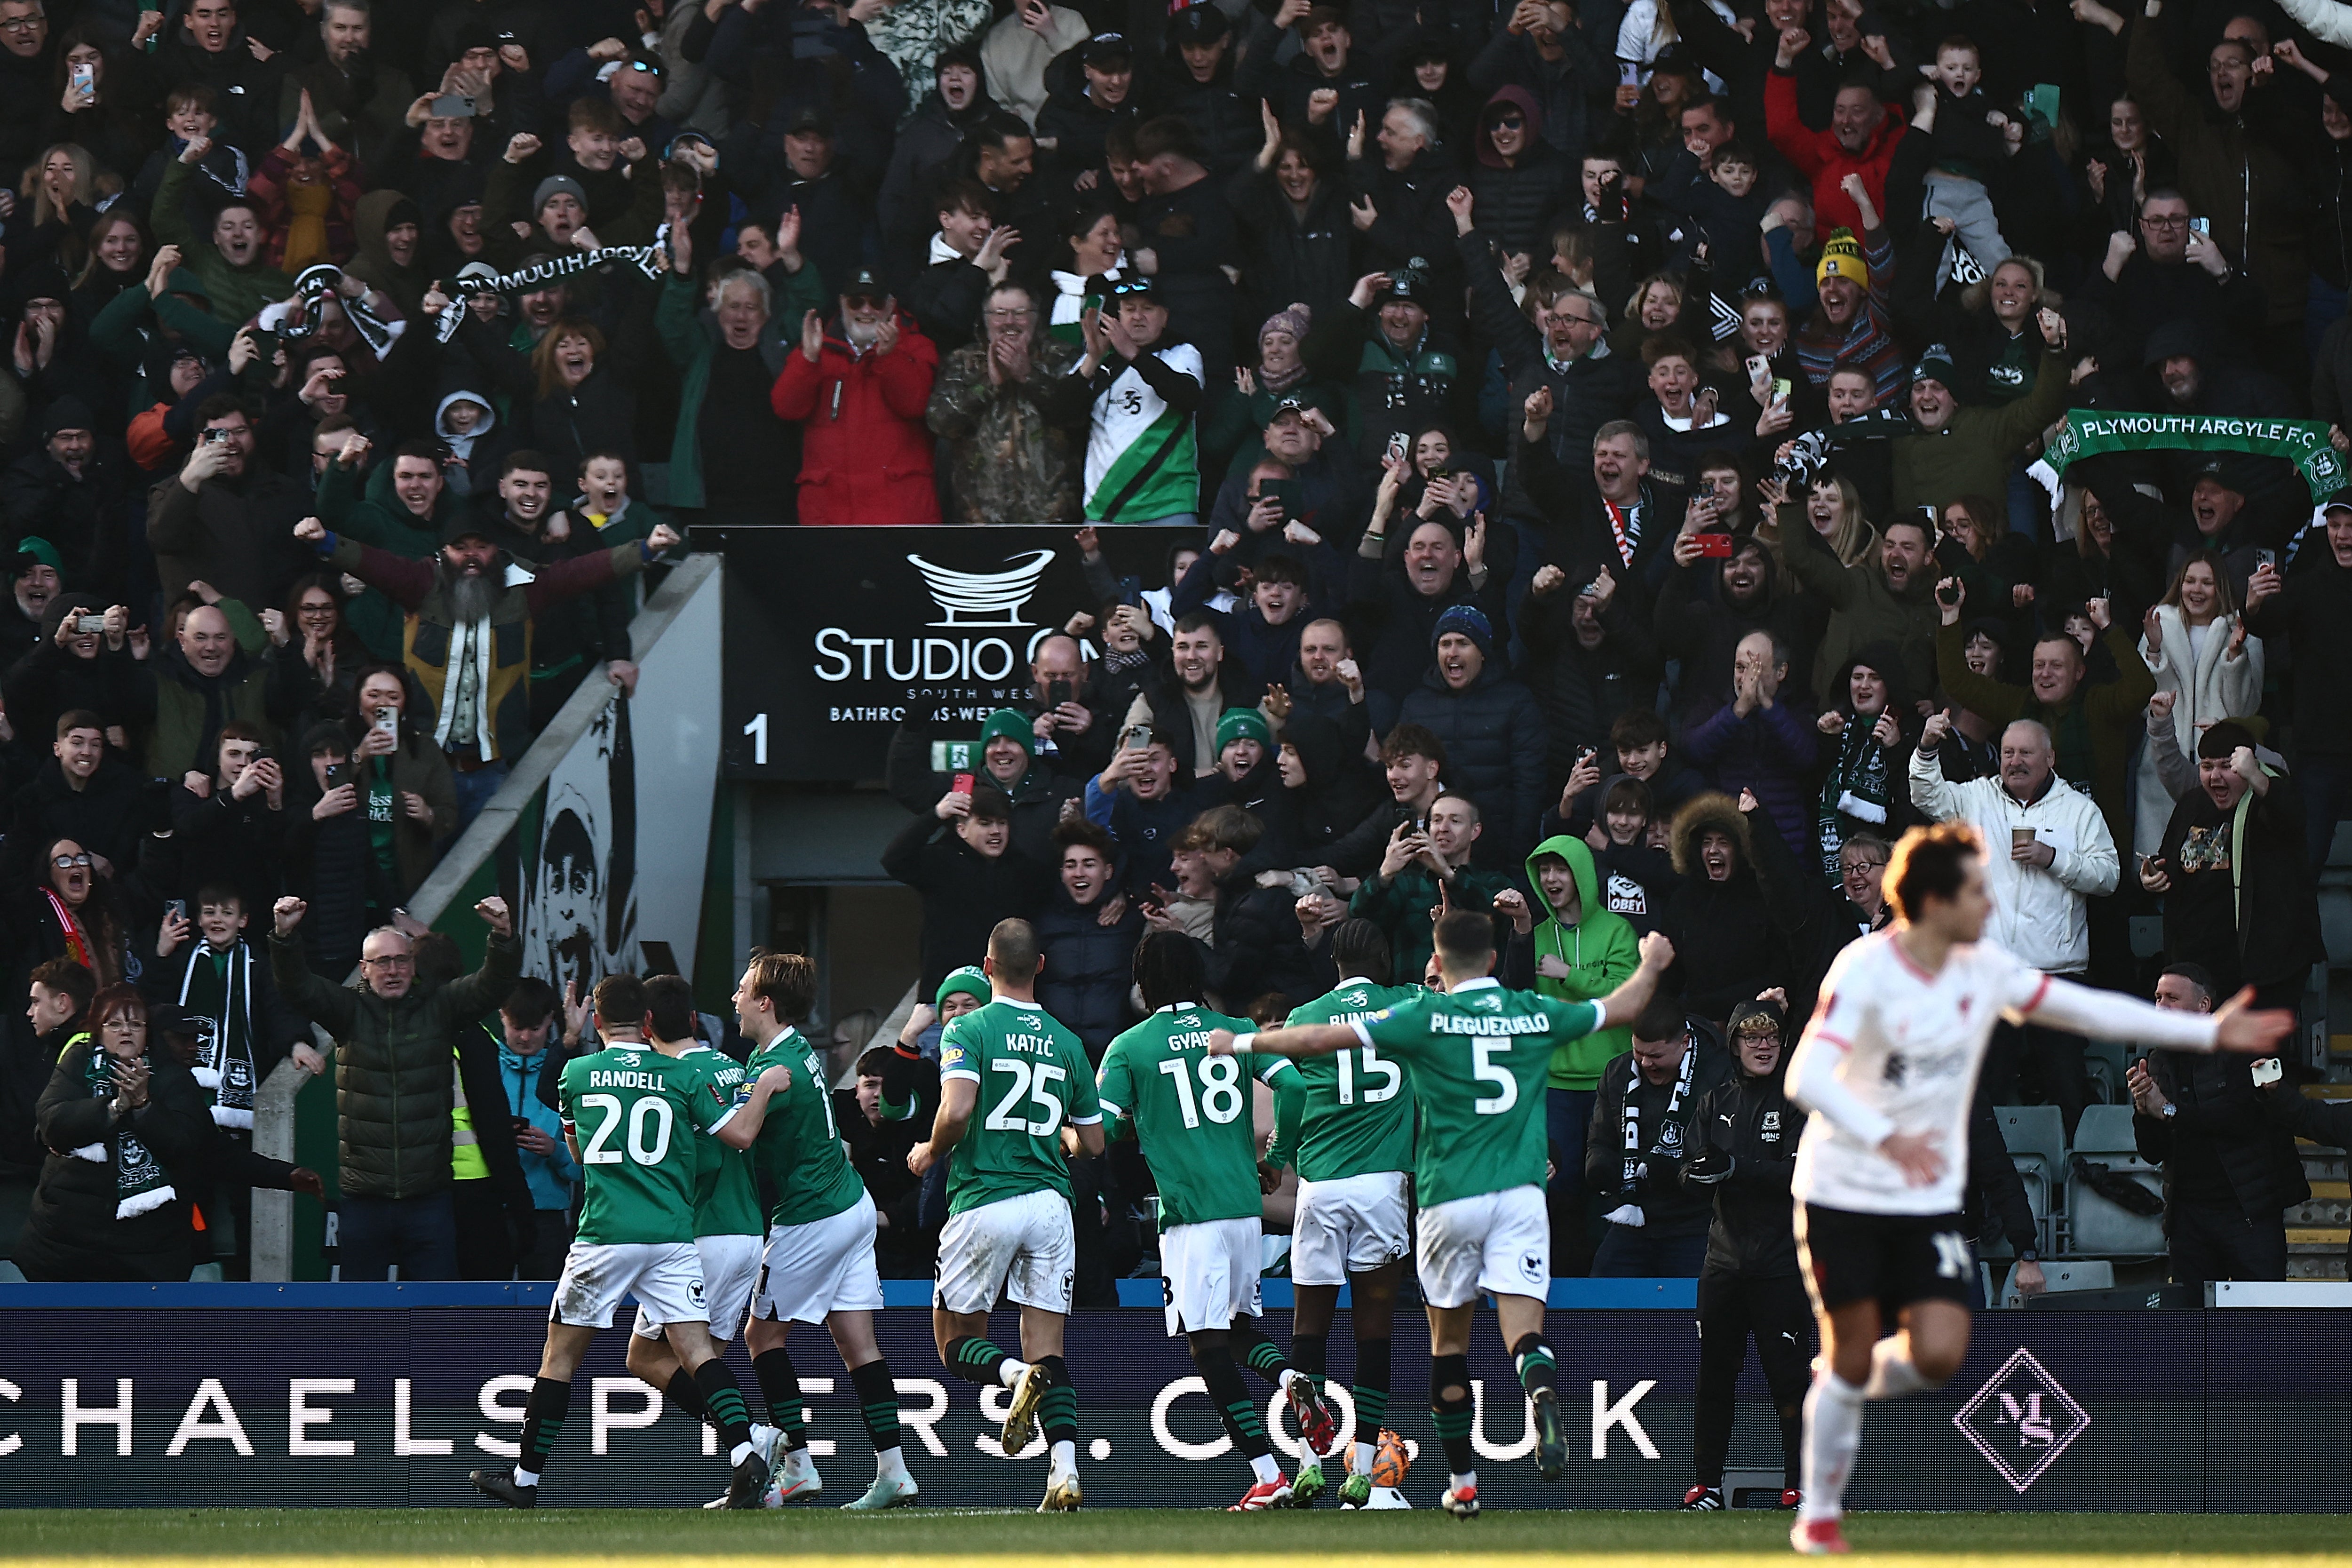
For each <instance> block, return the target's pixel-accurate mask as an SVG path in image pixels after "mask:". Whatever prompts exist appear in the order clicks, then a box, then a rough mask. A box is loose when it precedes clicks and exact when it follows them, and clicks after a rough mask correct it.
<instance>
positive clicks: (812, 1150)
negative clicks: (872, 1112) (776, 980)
mask: <svg viewBox="0 0 2352 1568" xmlns="http://www.w3.org/2000/svg"><path fill="white" fill-rule="evenodd" d="M772 1067H787V1068H792V1069H793V1081H792V1087H790V1088H789V1089H785V1090H784V1092H783V1093H782V1094H774V1095H770V1096H769V1097H768V1114H767V1119H766V1120H765V1121H761V1124H760V1136H759V1137H758V1138H757V1139H755V1140H753V1142H752V1144H751V1152H752V1155H753V1156H754V1158H756V1159H757V1160H758V1162H759V1168H760V1169H761V1171H763V1172H765V1173H767V1177H768V1184H769V1185H770V1186H771V1187H772V1188H774V1189H775V1194H776V1208H775V1212H774V1213H773V1214H772V1215H770V1216H769V1217H770V1218H771V1219H772V1221H773V1222H774V1223H775V1224H777V1225H809V1224H812V1223H814V1222H815V1221H817V1220H821V1219H830V1218H832V1217H833V1216H834V1215H837V1214H839V1213H841V1212H842V1211H843V1210H844V1209H846V1208H851V1207H854V1206H856V1203H857V1200H858V1199H860V1198H862V1197H864V1196H865V1195H866V1187H865V1184H863V1183H861V1182H859V1181H858V1179H857V1171H856V1167H854V1166H853V1165H851V1164H850V1163H849V1154H848V1152H847V1151H845V1149H843V1148H842V1146H841V1129H840V1128H838V1127H836V1126H835V1125H834V1121H833V1093H832V1090H831V1089H829V1088H827V1086H826V1084H825V1081H824V1058H822V1057H820V1056H818V1055H817V1053H816V1047H814V1046H812V1045H810V1044H809V1043H808V1041H807V1040H805V1039H803V1037H802V1036H801V1032H800V1031H799V1030H798V1029H786V1030H785V1031H784V1032H783V1033H782V1034H781V1035H778V1036H777V1037H775V1038H774V1039H772V1040H770V1041H769V1042H768V1043H767V1044H766V1045H764V1046H761V1047H760V1048H759V1049H758V1050H756V1051H753V1052H752V1053H751V1061H750V1062H749V1063H747V1064H745V1066H744V1068H743V1081H744V1083H745V1084H746V1085H747V1086H748V1085H750V1084H754V1083H757V1082H759V1081H760V1075H761V1073H763V1072H765V1071H767V1070H768V1069H769V1068H772Z"/></svg>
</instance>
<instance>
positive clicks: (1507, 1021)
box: [1351, 979, 1601, 1208]
mask: <svg viewBox="0 0 2352 1568" xmlns="http://www.w3.org/2000/svg"><path fill="white" fill-rule="evenodd" d="M1600 1025H1601V1005H1600V1004H1599V1003H1598V1002H1562V1001H1559V1000H1557V999H1556V998H1553V997H1550V996H1539V995H1538V994H1536V993H1534V992H1532V991H1506V990H1504V989H1503V987H1502V986H1501V985H1500V984H1497V983H1496V981H1494V980H1491V979H1484V980H1470V981H1465V982H1464V983H1463V984H1460V985H1457V986H1455V987H1454V990H1453V991H1452V992H1451V993H1450V994H1449V993H1446V992H1442V991H1424V992H1422V993H1421V994H1418V995H1416V996H1412V997H1409V998H1407V999H1406V1000H1404V1001H1402V1002H1400V1003H1398V1004H1397V1005H1395V1006H1393V1007H1391V1008H1389V1009H1387V1010H1386V1011H1384V1012H1380V1013H1375V1014H1373V1015H1372V1016H1370V1017H1369V1018H1359V1019H1357V1020H1355V1022H1354V1024H1353V1025H1352V1026H1351V1027H1353V1028H1354V1030H1355V1031H1356V1038H1357V1039H1359V1040H1360V1041H1361V1042H1363V1043H1364V1044H1365V1045H1367V1046H1370V1047H1375V1048H1376V1049H1378V1050H1380V1051H1381V1053H1383V1054H1384V1055H1387V1056H1391V1057H1394V1058H1398V1059H1399V1060H1401V1061H1402V1062H1403V1063H1404V1064H1405V1066H1406V1067H1408V1068H1411V1069H1412V1088H1413V1095H1414V1098H1415V1100H1417V1102H1418V1103H1419V1106H1420V1110H1421V1139H1420V1146H1419V1147H1418V1148H1417V1149H1416V1150H1415V1151H1414V1156H1413V1194H1414V1196H1415V1197H1416V1198H1417V1199H1419V1201H1420V1203H1421V1205H1422V1206H1423V1208H1427V1207H1430V1206H1432V1205H1436V1204H1444V1203H1451V1202H1453V1201H1454V1199H1456V1198H1475V1197H1476V1196H1478V1195H1479V1194H1482V1193H1499V1192H1505V1191H1507V1190H1508V1189H1510V1188H1512V1187H1526V1186H1538V1187H1539V1186H1541V1185H1543V1179H1544V1090H1545V1089H1546V1088H1547V1087H1548V1075H1549V1072H1550V1068H1551V1052H1552V1047H1554V1046H1557V1045H1559V1044H1561V1043H1562V1042H1564V1041H1568V1040H1575V1039H1581V1038H1582V1037H1584V1036H1586V1035H1589V1034H1591V1033H1592V1031H1593V1030H1594V1029H1596V1028H1598V1027H1600Z"/></svg>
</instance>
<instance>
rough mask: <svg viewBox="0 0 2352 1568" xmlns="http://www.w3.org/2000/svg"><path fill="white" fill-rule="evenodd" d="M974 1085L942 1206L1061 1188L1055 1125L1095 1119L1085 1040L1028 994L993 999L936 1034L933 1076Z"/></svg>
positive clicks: (1065, 1170) (1098, 1114) (1065, 1185)
mask: <svg viewBox="0 0 2352 1568" xmlns="http://www.w3.org/2000/svg"><path fill="white" fill-rule="evenodd" d="M950 1079H969V1080H971V1082H972V1083H975V1084H977V1085H979V1086H980V1101H979V1103H978V1104H977V1105H975V1106H974V1107H973V1108H972V1119H971V1125H970V1126H968V1127H966V1128H965V1129H964V1134H963V1140H962V1142H959V1143H958V1144H957V1145H956V1146H955V1148H954V1150H953V1151H952V1152H950V1155H949V1157H948V1213H950V1215H959V1214H961V1213H963V1212H964V1210H966V1209H973V1208H978V1207H979V1206H980V1205H982V1204H992V1203H994V1202H996V1201H997V1200H998V1199H999V1198H1013V1197H1019V1196H1020V1195H1021V1194H1024V1193H1041V1192H1055V1193H1059V1194H1062V1196H1063V1197H1065V1198H1067V1197H1068V1196H1069V1195H1070V1168H1069V1166H1068V1165H1067V1164H1066V1163H1063V1159H1062V1128H1063V1126H1064V1125H1065V1124H1067V1125H1069V1126H1072V1127H1087V1126H1092V1125H1093V1124H1095V1123H1097V1122H1099V1121H1101V1120H1102V1111H1101V1110H1099V1109H1098V1107H1097V1102H1096V1099H1095V1079H1094V1073H1093V1071H1092V1066H1091V1064H1090V1063H1088V1062H1087V1050H1086V1046H1085V1045H1084V1043H1083V1042H1081V1041H1080V1040H1079V1038H1078V1037H1077V1036H1076V1035H1074V1034H1072V1033H1070V1031H1069V1030H1067V1029H1066V1028H1064V1027H1063V1026H1061V1025H1060V1024H1059V1023H1057V1022H1055V1019H1054V1018H1053V1017H1052V1016H1050V1015H1048V1014H1047V1013H1046V1011H1045V1009H1044V1008H1043V1007H1040V1006H1038V1005H1037V1004H1035V1003H1034V1002H1013V1001H1005V1000H1002V999H1000V1000H998V1001H994V1002H991V1003H989V1004H988V1005H986V1006H984V1007H982V1008H980V1009H978V1010H977V1011H975V1012H971V1013H966V1014H965V1015H964V1016H962V1017H961V1018H958V1019H956V1020H955V1022H953V1023H951V1024H950V1025H949V1026H947V1032H946V1033H945V1034H943V1035H941V1036H940V1082H941V1083H945V1082H947V1081H948V1080H950Z"/></svg>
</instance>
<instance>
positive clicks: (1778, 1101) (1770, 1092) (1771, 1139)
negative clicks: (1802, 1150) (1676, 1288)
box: [1683, 1056, 1805, 1279]
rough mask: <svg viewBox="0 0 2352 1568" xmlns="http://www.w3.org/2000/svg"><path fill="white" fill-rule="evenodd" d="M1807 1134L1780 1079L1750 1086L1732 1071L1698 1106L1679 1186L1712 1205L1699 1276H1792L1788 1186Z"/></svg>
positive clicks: (1774, 1076)
mask: <svg viewBox="0 0 2352 1568" xmlns="http://www.w3.org/2000/svg"><path fill="white" fill-rule="evenodd" d="M1787 1059H1788V1058H1786V1057H1785V1056H1784V1057H1783V1058H1781V1060H1782V1061H1783V1063H1785V1062H1786V1061H1787ZM1804 1130H1805V1113H1804V1112H1803V1111H1801V1110H1798V1109H1797V1108H1796V1106H1794V1105H1792V1104H1790V1100H1789V1090H1788V1084H1787V1081H1786V1080H1785V1079H1784V1078H1783V1077H1782V1075H1781V1074H1780V1073H1777V1072H1772V1073H1767V1074H1765V1075H1764V1076H1763V1077H1762V1078H1751V1077H1749V1076H1748V1074H1747V1073H1746V1072H1744V1071H1739V1070H1738V1069H1736V1068H1735V1070H1734V1072H1733V1075H1732V1076H1731V1077H1730V1078H1729V1079H1726V1080H1725V1081H1724V1082H1723V1083H1721V1084H1719V1085H1717V1087H1716V1088H1715V1089H1711V1090H1709V1091H1708V1092H1707V1094H1706V1097H1705V1098H1704V1099H1702V1100H1700V1101H1699V1107H1698V1113H1697V1114H1696V1116H1694V1117H1692V1118H1691V1135H1690V1143H1689V1152H1688V1154H1687V1155H1686V1156H1685V1159H1684V1161H1683V1184H1684V1185H1685V1186H1686V1187H1688V1188H1689V1189H1690V1190H1691V1191H1693V1192H1695V1193H1701V1194H1711V1195H1712V1196H1713V1198H1714V1200H1715V1223H1714V1224H1713V1225H1711V1226H1708V1227H1707V1232H1706V1265H1705V1267H1704V1268H1702V1270H1701V1272H1703V1273H1707V1274H1738V1275H1741V1276H1743V1277H1745V1278H1747V1279H1785V1278H1787V1277H1788V1276H1790V1275H1792V1274H1794V1273H1796V1272H1797V1230H1796V1226H1795V1223H1794V1211H1793V1210H1792V1209H1791V1208H1790V1202H1789V1182H1790V1178H1791V1177H1793V1176H1794V1175H1795V1174H1796V1172H1797V1139H1798V1138H1799V1137H1800V1136H1801V1134H1802V1133H1803V1132H1804Z"/></svg>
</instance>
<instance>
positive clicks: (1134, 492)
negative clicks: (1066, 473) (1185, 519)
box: [1086, 343, 1206, 522]
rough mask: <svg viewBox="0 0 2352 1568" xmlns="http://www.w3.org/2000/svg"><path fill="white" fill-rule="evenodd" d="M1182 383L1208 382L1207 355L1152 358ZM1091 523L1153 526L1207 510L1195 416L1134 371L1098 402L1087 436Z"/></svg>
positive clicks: (1179, 352)
mask: <svg viewBox="0 0 2352 1568" xmlns="http://www.w3.org/2000/svg"><path fill="white" fill-rule="evenodd" d="M1149 352H1150V353H1151V354H1152V355H1153V357H1155V358H1157V359H1159V360H1160V362H1161V363H1164V364H1166V365H1167V366H1168V368H1169V369H1171V370H1172V371H1174V372H1176V373H1177V374H1180V375H1189V376H1191V377H1192V379H1193V380H1194V381H1201V380H1202V379H1203V378H1204V376H1205V374H1206V372H1205V371H1204V370H1203V369H1202V361H1201V351H1200V350H1199V349H1196V348H1194V347H1193V346H1192V344H1190V343H1170V344H1169V345H1167V346H1166V347H1164V348H1155V349H1152V350H1150V351H1149ZM1086 502H1087V504H1086V513H1087V517H1088V518H1090V519H1092V520H1093V521H1097V522H1150V521H1151V520H1152V519H1154V518H1160V517H1172V516H1174V515H1175V514H1177V513H1178V512H1188V511H1194V510H1199V508H1200V505H1201V476H1200V468H1199V459H1198V458H1197V456H1196V454H1195V451H1194V447H1193V439H1192V416H1191V415H1190V414H1187V413H1185V412H1183V411H1182V410H1181V409H1176V408H1171V407H1170V406H1168V405H1167V404H1166V403H1165V402H1164V401H1162V400H1161V398H1160V395H1159V394H1158V393H1156V392H1154V391H1152V390H1151V386H1150V383H1148V382H1146V381H1145V380H1144V379H1143V377H1142V376H1140V375H1139V374H1136V370H1135V367H1134V366H1133V365H1132V364H1130V365H1128V366H1127V367H1126V368H1125V369H1123V370H1121V371H1120V372H1119V373H1118V376H1117V377H1116V378H1115V379H1113V380H1112V382H1111V384H1110V385H1109V386H1108V387H1106V388H1104V389H1103V392H1102V394H1101V395H1099V396H1097V398H1096V399H1095V402H1094V410H1093V414H1092V416H1091V418H1090V419H1089V421H1088V425H1087V497H1086Z"/></svg>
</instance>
